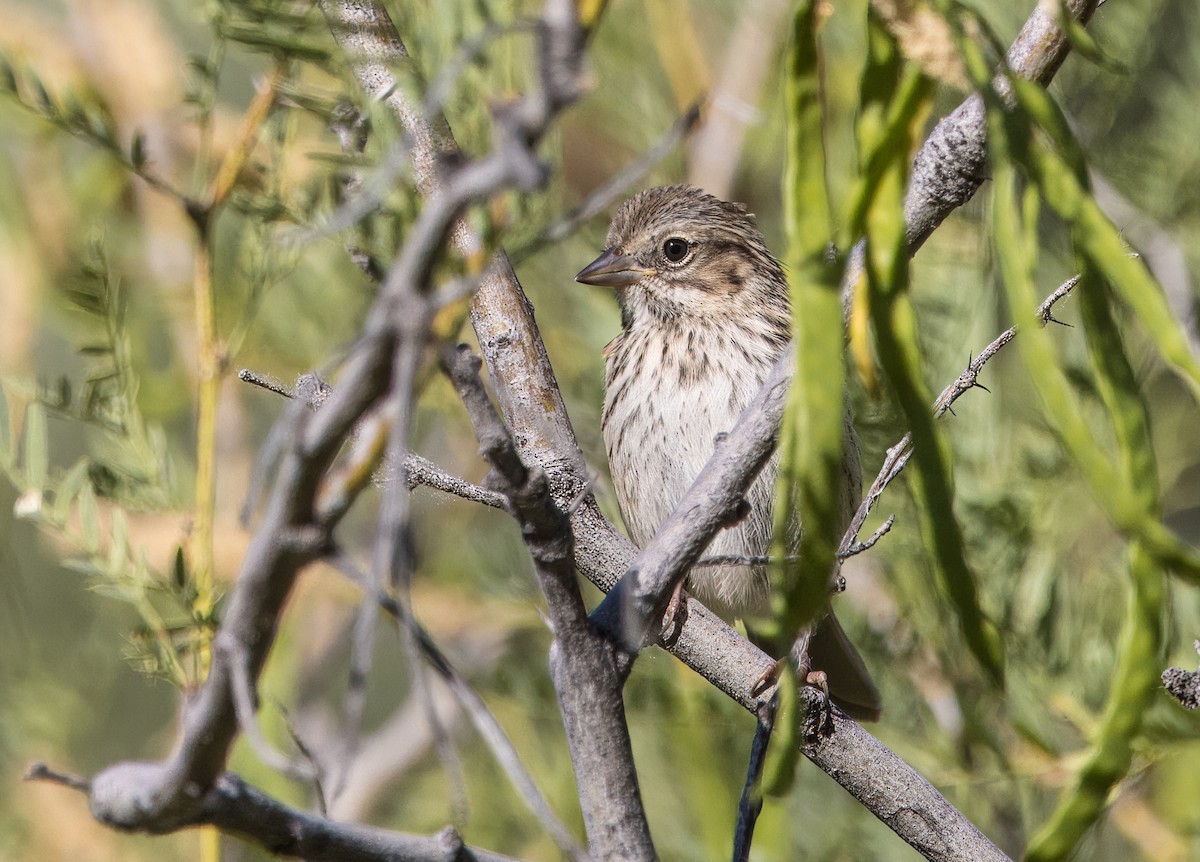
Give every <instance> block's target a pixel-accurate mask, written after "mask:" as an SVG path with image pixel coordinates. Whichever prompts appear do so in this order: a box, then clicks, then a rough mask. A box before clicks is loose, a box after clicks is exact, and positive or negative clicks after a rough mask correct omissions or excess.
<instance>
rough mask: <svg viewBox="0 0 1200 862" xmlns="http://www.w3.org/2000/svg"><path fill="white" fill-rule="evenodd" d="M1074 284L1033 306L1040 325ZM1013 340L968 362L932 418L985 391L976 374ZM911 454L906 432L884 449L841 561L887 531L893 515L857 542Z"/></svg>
mask: <svg viewBox="0 0 1200 862" xmlns="http://www.w3.org/2000/svg"><path fill="white" fill-rule="evenodd" d="M1077 284H1079V276H1078V275H1075V276H1072V277H1071V278H1069V279H1067V280H1066V281H1064V282H1063V283H1062V284H1060V285H1059V286H1058V287H1057V288H1055V289H1054V291H1053V292H1052V293H1051V294H1050V295H1049V296H1047V297H1046V299H1045V300H1044V301H1043V302H1042V303H1041V305H1039V306H1038V307H1037V312H1036V314H1037V318H1038V320H1040V321H1041V322H1042V324H1043V325H1045V324H1046V323H1048V322H1051V321H1054V322H1058V321H1055V320H1054V317H1053V310H1054V306H1055V304H1056V303H1058V302H1059V301H1060V300H1062V299H1063V298H1064V297H1066V296H1067V295H1068V294H1070V292H1071V291H1072V290H1073V289H1074V288H1075V286H1076V285H1077ZM1016 337H1017V327H1016V326H1010V327H1009V328H1008V329H1006V330H1004V332H1002V333H1000V334H999V335H998V336H996V338H995V339H994V340H993V341H992V342H991V343H990V344H989V345H988V346H987V347H985V348H983V350H981V351H980V352H979V355H978V356H976V357H975V358H973V359H972V360H971V361H970V362H968V363H967V367H966V369H964V370H963V372H962V374H960V375H959V376H958V379H957V380H955V381H954V382H953V383H951V384H950V385H949V386H947V387H946V388H945V389H943V390H942V392H941V394H940V395H938V397H937V400H936V401H934V403H933V415H934V416H942V415H944V414H945V413H946V411H948V410H949V409H950V407H951V405H952V404H954V402H955V401H957V400H958V399H959V398H960V397H962V396H963V395H964V394H965V393H966V392H968V391H970V390H971V389H974V388H976V387H978V388H985V387H983V386H981V384H980V383H979V372H981V371H982V370H983V366H984V365H986V364H987V363H988V362H989V361H991V359H992V357H993V356H995V355H996V354H997V353H999V352H1000V351H1001V350H1002V349H1003V348H1004V347H1005V346H1006V345H1007V344H1008V343H1009V342H1010V341H1012V340H1013V339H1014V338H1016ZM911 455H912V434H911V432H910V433H907V434H905V435H904V436H903V437H902V438H900V440H899V442H897V443H896V444H895V445H894V446H892V447H891V448H889V449H888V450H887V455H886V456H885V457H884V459H883V465H882V466H881V467H880V468H879V473H878V475H877V476H876V477H875V481H874V482H872V483H871V487H870V488H869V489H868V490H867V493H866V494H864V495H863V499H862V502H861V503H860V504H859V507H858V510H857V511H856V512H855V513H854V517H853V518H852V519H851V521H850V526H849V527H847V528H846V533H845V535H843V536H842V542H841V544H840V545H839V546H838V557H840V558H842V559H844V558H846V557H850V556H853V555H854V554H858V553H861V552H862V551H865V550H866V549H867V548H870V547H871V546H872V545H874V544H875V543H876V542H877V541H878V540H879V538H880V537H881V536H882V535H883V534H884V533H886V532H887V531H888V530H889V529H891V526H892V522H893V521H894V520H895V515H892V516H890V517H889V518H888V520H887V521H886V522H885V523H884V525H883V526H882V527H880V528H879V530H876V531H875V534H874V535H872V536H871V538H870V539H868V540H867V541H866V542H861V543H860V542H859V541H858V534H859V533H860V532H862V528H863V524H865V523H866V520H867V517H868V516H869V515H870V514H871V511H872V510H873V509H874V508H875V504H876V503H878V502H879V498H880V496H881V495H882V494H883V492H884V490H885V489H886V488H887V486H888V485H889V484H890V483H891V481H892V480H893V479H895V478H896V477H897V476H899V475H900V472H901V471H902V470H903V469H904V467H905V465H907V464H908V459H909V458H910V457H911Z"/></svg>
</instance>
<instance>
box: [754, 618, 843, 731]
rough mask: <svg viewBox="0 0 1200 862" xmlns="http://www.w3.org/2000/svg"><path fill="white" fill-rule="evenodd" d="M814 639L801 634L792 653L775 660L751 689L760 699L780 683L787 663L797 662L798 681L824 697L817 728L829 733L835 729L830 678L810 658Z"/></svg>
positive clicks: (806, 633) (808, 632)
mask: <svg viewBox="0 0 1200 862" xmlns="http://www.w3.org/2000/svg"><path fill="white" fill-rule="evenodd" d="M811 637H812V632H811V631H807V630H806V631H804V632H801V634H800V636H799V637H797V638H796V641H795V643H794V644H793V645H792V649H791V651H790V652H789V653H788V654H787V655H785V656H783V657H781V658H778V659H776V660H775V662H774V663H773V664H772V665H771V666H770V667H769V668H767V669H766V670H765V671H764V672H763V674H762V676H760V677H759V678H758V679H757V680H756V681H755V683H754V686H753V687H752V688H751V689H750V693H751V694H752V695H753V696H754V697H759V696H761V695H762V694H763V693H765V692H766V691H767V690H768V689H770V688H771V687H772V686H775V685H777V684H778V683H779V679H780V677H781V676H782V674H783V669H784V667H786V665H787V662H789V661H793V662H795V665H794V667H795V668H796V679H798V680H803V681H804V682H803V684H804V685H807V686H811V687H813V688H815V689H818V690H819V691H820V692H821V694H823V695H824V698H823V701H822V702H823V703H824V708H823V709H822V721H821V723H820V725H819V726H818V728H817V732H818V733H827V732H830V731H832V729H833V701H832V700H830V697H829V677H828V676H827V675H826V673H825V671H823V670H815V669H814V668H813V666H812V660H811V659H810V658H809V656H808V642H809V640H810V639H811Z"/></svg>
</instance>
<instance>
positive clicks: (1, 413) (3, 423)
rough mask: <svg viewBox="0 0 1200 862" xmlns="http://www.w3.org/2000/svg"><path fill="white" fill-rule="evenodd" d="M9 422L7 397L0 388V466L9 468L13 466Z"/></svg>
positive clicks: (1, 387) (0, 387)
mask: <svg viewBox="0 0 1200 862" xmlns="http://www.w3.org/2000/svg"><path fill="white" fill-rule="evenodd" d="M11 421H12V420H11V417H10V415H9V412H8V396H7V395H5V394H4V387H3V386H0V464H3V465H4V466H5V467H10V468H11V467H12V464H13V445H12V426H11V425H10V424H9V423H10V422H11Z"/></svg>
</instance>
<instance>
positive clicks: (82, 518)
mask: <svg viewBox="0 0 1200 862" xmlns="http://www.w3.org/2000/svg"><path fill="white" fill-rule="evenodd" d="M79 528H80V530H82V531H83V549H84V550H85V551H87V552H88V553H89V554H95V553H98V552H99V550H100V512H99V510H98V509H97V507H96V494H95V492H94V491H92V486H91V485H90V484H88V485H84V486H83V490H81V491H80V492H79Z"/></svg>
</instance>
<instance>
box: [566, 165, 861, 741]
mask: <svg viewBox="0 0 1200 862" xmlns="http://www.w3.org/2000/svg"><path fill="white" fill-rule="evenodd" d="M606 244H607V248H606V250H605V251H604V253H603V254H601V255H600V256H599V257H598V258H596V260H594V261H593V262H592V263H591V264H589V265H588V266H586V267H585V268H584V269H583V270H582V271H581V272H580V273H579V275H577V276H576V280H577V281H581V282H584V283H585V284H594V285H600V286H603V287H611V288H615V290H616V294H617V302H618V303H619V304H620V307H621V332H620V334H619V335H617V337H616V338H614V339H613V340H612V341H611V342H610V343H609V344H608V346H607V347H606V348H605V349H604V358H605V374H604V387H605V397H604V412H603V418H602V426H603V433H604V442H605V446H606V447H607V449H608V462H609V466H610V468H611V472H612V480H613V485H614V486H615V488H616V492H617V500H618V502H619V503H620V506H621V514H622V515H623V516H624V519H625V523H626V526H627V527H628V528H629V532H630V536H631V538H632V539H633V541H634V542H635V543H636V544H637V545H639V546H641V545H644V544H645V543H646V542H648V541H649V540H650V538H651V537H652V536H653V535H654V534H655V532H656V531H657V530H658V528H659V526H660V525H661V524H662V523H663V521H665V520H666V518H667V516H668V515H670V514H671V512H672V510H674V508H675V506H676V504H677V503H678V502H679V500H680V499H681V498H682V497H683V495H684V493H685V492H686V491H687V489H688V488H689V487H690V486H691V484H692V482H693V481H694V480H695V478H696V476H697V475H698V474H699V473H700V470H701V469H702V468H703V467H704V465H705V464H706V463H707V462H708V460H709V458H710V457H711V456H712V454H713V449H714V446H715V444H716V438H717V436H718V435H719V434H720V433H722V432H726V431H728V430H729V429H730V428H732V427H733V424H734V422H736V420H737V418H738V416H739V415H740V414H741V412H742V410H743V409H744V408H745V407H746V405H747V404H748V403H749V402H750V400H751V399H752V398H753V397H754V395H755V393H756V392H757V391H758V389H759V386H760V385H761V384H762V381H763V379H764V378H765V377H766V374H767V372H768V371H769V370H770V368H771V366H772V365H773V364H774V363H775V361H776V360H777V359H778V358H779V357H780V355H781V354H782V353H783V351H784V349H785V348H786V347H787V344H788V341H789V339H790V337H791V310H790V303H789V297H788V286H787V280H786V278H785V277H784V274H783V269H782V268H781V267H780V265H779V262H778V261H777V260H776V259H775V258H774V257H773V256H772V255H771V252H770V251H769V250H768V249H767V247H766V244H765V243H764V241H763V237H762V233H761V232H760V231H759V230H758V227H757V226H756V225H755V223H754V218H753V216H751V215H750V214H749V213H748V212H747V210H746V208H745V207H744V206H742V205H740V204H735V203H728V202H726V201H722V200H719V199H717V198H715V197H713V196H712V195H708V194H705V193H703V192H701V191H700V190H698V189H695V188H691V187H688V186H665V187H661V188H654V189H649V190H648V191H644V192H641V193H640V194H637V195H635V196H634V197H632V198H630V199H629V200H627V201H626V202H625V203H624V204H622V206H621V207H620V209H618V210H617V213H616V215H615V216H614V217H613V220H612V224H611V225H610V227H609V229H608V238H607V243H606ZM778 472H779V464H778V458H772V459H771V461H770V462H768V464H767V465H766V466H765V467H764V468H763V471H762V473H761V474H760V475H759V477H758V479H757V480H756V481H755V482H754V484H753V485H752V486H751V487H750V489H749V491H748V492H747V494H746V500H747V502H748V503H749V514H748V515H747V516H746V518H744V519H743V520H742V521H741V522H740V523H738V524H737V525H735V526H733V527H730V528H728V529H726V530H724V531H722V532H720V533H718V534H717V536H716V537H715V538H714V539H713V541H712V543H711V544H710V545H709V546H708V551H707V553H708V555H709V556H716V555H721V556H724V555H739V556H764V555H766V554H767V553H768V550H769V548H770V542H771V529H772V516H771V509H772V498H773V488H774V485H775V478H776V476H777V475H778ZM845 484H846V493H845V499H844V501H843V508H844V509H845V510H846V519H847V521H848V519H849V517H850V514H851V513H852V511H853V508H854V505H855V499H856V498H857V495H858V493H859V484H860V477H859V474H858V452H857V446H856V445H854V443H853V432H852V430H849V427H848V434H847V482H846V483H845ZM687 585H688V589H689V590H690V591H691V592H692V594H693V595H695V596H696V597H697V598H699V599H700V600H701V601H703V602H704V603H706V604H708V605H709V606H711V607H713V608H714V610H717V611H718V612H719V613H723V614H725V615H727V616H740V617H746V616H751V617H752V616H754V615H761V614H763V613H764V612H765V611H766V610H767V601H768V598H769V584H768V580H767V573H766V569H765V567H764V566H761V565H725V566H714V567H697V568H696V569H694V570H693V571H692V573H691V574H690V575H689V577H688V581H687ZM784 649H786V647H784ZM809 658H810V660H811V662H812V664H813V666H814V668H816V669H819V670H824V671H826V673H827V675H828V678H829V685H830V690H831V693H832V695H833V697H834V700H835V701H837V702H838V703H839V705H841V706H842V707H843V708H844V709H846V711H847V712H850V713H851V714H852V715H856V716H858V717H861V718H874V717H876V716H877V715H878V713H879V693H878V691H877V690H876V689H875V686H874V684H873V683H872V682H871V679H870V676H869V675H868V674H867V670H866V667H865V666H864V665H863V662H862V659H861V658H860V657H859V655H858V653H857V652H856V651H855V649H854V647H853V646H852V645H851V644H850V642H849V640H848V639H847V638H846V636H845V634H844V633H843V632H842V629H841V627H840V626H839V625H838V623H837V620H836V619H835V618H834V616H833V614H832V612H830V613H829V615H828V616H827V618H826V620H825V622H824V623H822V625H821V626H820V627H819V629H818V631H817V633H816V634H815V635H814V637H813V640H812V643H811V644H810V647H809Z"/></svg>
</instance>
